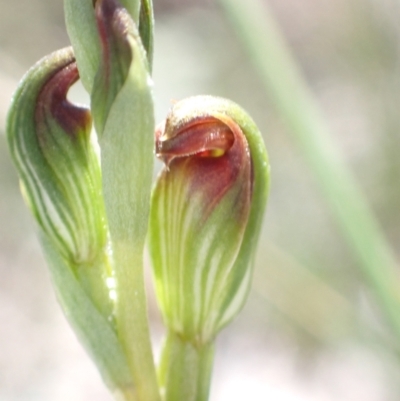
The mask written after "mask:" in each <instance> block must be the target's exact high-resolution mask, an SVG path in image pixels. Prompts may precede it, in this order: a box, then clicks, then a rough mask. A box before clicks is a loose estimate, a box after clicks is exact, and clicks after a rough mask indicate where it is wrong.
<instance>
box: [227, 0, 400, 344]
mask: <svg viewBox="0 0 400 401" xmlns="http://www.w3.org/2000/svg"><path fill="white" fill-rule="evenodd" d="M219 1H220V3H221V5H222V6H223V9H224V10H225V12H226V15H227V17H228V18H229V19H230V20H231V21H232V23H233V26H234V28H235V30H236V31H237V34H238V35H239V36H240V38H241V39H242V42H243V44H244V46H245V48H246V50H247V52H248V53H249V55H250V57H251V59H252V61H253V63H254V66H255V68H256V69H257V71H258V73H259V76H260V78H261V80H262V83H263V84H264V87H265V89H266V91H267V92H268V94H269V95H270V98H271V100H272V103H273V105H274V106H275V107H276V110H277V111H278V113H279V114H280V115H281V117H282V120H283V121H284V122H285V123H286V124H287V126H288V128H289V132H290V134H291V135H293V138H294V139H295V140H296V142H297V144H298V146H299V147H300V149H301V151H302V152H303V154H304V157H305V158H306V160H307V162H308V164H309V165H310V167H311V169H312V171H313V172H314V174H315V176H316V178H317V180H318V183H319V186H320V188H321V190H322V192H323V193H324V195H325V197H326V199H327V201H328V203H329V205H330V207H331V209H332V212H333V213H334V215H335V216H336V219H337V222H338V224H339V226H340V228H341V229H342V232H343V235H344V237H345V238H346V240H347V241H348V243H349V245H350V246H351V248H352V249H353V252H354V254H355V256H356V257H357V259H358V261H359V265H360V268H361V269H362V271H363V273H364V274H365V277H366V278H367V280H368V282H369V285H370V287H371V288H373V289H374V291H375V294H376V296H377V298H378V300H379V302H380V304H381V306H382V307H383V309H384V311H385V312H386V315H387V317H388V319H389V320H390V322H391V324H392V326H393V328H394V330H395V332H396V333H397V335H398V336H399V337H400V314H399V310H400V285H399V275H398V263H397V261H396V257H395V255H394V252H393V250H392V249H391V248H390V246H389V245H388V243H387V241H386V239H385V236H384V234H383V232H382V230H381V228H380V226H379V223H378V222H377V220H376V218H375V216H374V215H373V213H372V211H371V209H370V207H369V205H368V204H367V202H366V199H365V196H364V195H363V193H362V191H361V189H360V188H359V186H358V184H357V182H356V180H355V178H354V177H353V175H352V174H351V172H350V171H349V170H348V169H347V168H346V166H345V163H344V162H343V160H342V158H341V156H340V152H339V150H338V147H337V145H336V143H335V142H334V141H333V140H332V136H331V133H330V130H329V127H328V126H327V124H326V122H325V121H324V118H323V116H322V112H321V110H320V109H319V107H318V105H317V104H316V101H315V99H314V97H313V95H312V93H311V91H310V90H309V88H308V87H307V84H306V82H305V80H304V79H303V77H302V75H301V73H300V71H299V69H298V67H297V64H296V62H295V60H294V59H293V57H292V55H291V54H290V51H289V49H288V46H287V44H286V43H285V40H284V39H283V37H282V35H281V33H280V31H279V29H278V27H277V25H276V23H275V21H274V19H273V17H272V16H271V15H270V12H269V10H268V8H267V5H266V2H265V1H261V0H248V1H246V2H244V1H242V0H219Z"/></svg>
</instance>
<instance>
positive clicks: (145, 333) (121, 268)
mask: <svg viewBox="0 0 400 401" xmlns="http://www.w3.org/2000/svg"><path fill="white" fill-rule="evenodd" d="M113 252H114V260H115V277H116V281H117V285H118V291H117V292H118V298H117V302H116V309H115V319H116V322H117V332H118V336H119V338H120V340H121V343H122V347H123V349H124V350H125V354H126V357H127V359H128V364H129V367H130V369H131V372H132V377H133V380H134V383H135V386H136V388H135V392H136V394H137V400H138V401H152V400H158V399H159V393H158V386H157V383H156V376H155V369H154V362H153V353H152V348H151V342H150V330H149V325H148V318H147V303H146V294H145V288H144V277H143V257H142V253H143V248H139V249H135V247H132V244H129V243H128V244H124V243H115V244H114V248H113ZM129 399H130V398H127V400H129Z"/></svg>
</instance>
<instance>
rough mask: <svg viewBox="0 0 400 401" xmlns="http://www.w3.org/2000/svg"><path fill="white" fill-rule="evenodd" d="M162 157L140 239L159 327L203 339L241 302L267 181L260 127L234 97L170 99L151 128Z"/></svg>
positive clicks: (195, 340) (248, 278)
mask: <svg viewBox="0 0 400 401" xmlns="http://www.w3.org/2000/svg"><path fill="white" fill-rule="evenodd" d="M156 154H157V156H158V157H159V158H160V159H161V160H163V161H164V163H165V164H166V167H165V168H164V169H163V170H162V172H161V174H160V176H159V177H158V180H157V183H156V186H155V188H154V191H153V197H152V207H151V216H150V233H149V247H150V254H151V258H152V263H153V271H154V276H155V281H156V292H157V296H158V300H159V303H160V306H161V309H162V312H163V315H164V319H165V321H166V324H167V325H168V328H169V329H170V330H172V331H173V332H175V333H177V334H178V335H180V336H182V337H183V338H184V339H185V340H186V341H189V342H191V343H193V344H204V343H207V342H208V341H211V340H212V339H213V338H214V336H215V335H216V333H217V332H218V331H219V330H220V329H221V328H222V327H223V326H225V325H226V324H227V323H228V322H229V321H230V320H231V319H232V318H233V317H234V316H235V315H236V314H237V313H238V311H239V310H240V309H241V307H242V305H243V303H244V301H245V299H246V296H247V293H248V289H249V285H250V281H251V271H252V268H251V261H252V257H253V253H254V249H255V245H256V240H257V237H258V234H259V231H260V227H261V222H262V216H263V212H264V209H265V204H266V198H267V193H268V185H269V165H268V158H267V153H266V151H265V147H264V145H263V141H262V137H261V135H260V133H259V131H258V129H257V127H256V126H255V124H254V123H253V121H252V120H251V119H250V117H249V116H248V115H247V114H246V113H245V112H244V111H243V110H242V109H241V108H240V107H239V106H237V105H236V104H234V103H232V102H230V101H228V100H225V99H220V98H215V97H211V96H197V97H192V98H189V99H186V100H183V101H181V102H178V103H176V104H175V105H174V106H173V107H172V110H171V111H170V113H169V115H168V117H167V119H166V121H165V122H164V123H163V124H162V125H161V126H160V127H159V128H158V129H157V131H156Z"/></svg>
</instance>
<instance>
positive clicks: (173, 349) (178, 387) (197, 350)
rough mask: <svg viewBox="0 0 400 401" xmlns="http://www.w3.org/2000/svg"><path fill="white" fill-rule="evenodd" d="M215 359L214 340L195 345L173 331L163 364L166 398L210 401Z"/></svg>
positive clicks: (170, 400) (163, 385) (168, 338)
mask: <svg viewBox="0 0 400 401" xmlns="http://www.w3.org/2000/svg"><path fill="white" fill-rule="evenodd" d="M213 361H214V344H213V343H212V342H211V343H207V344H202V345H197V344H196V345H194V344H192V343H191V342H188V341H185V340H184V339H183V338H182V337H180V336H179V335H177V334H176V333H174V332H172V331H171V330H170V331H169V332H168V334H167V338H166V340H165V344H164V349H163V352H162V356H161V363H160V367H159V381H160V387H161V389H163V390H164V392H165V394H164V400H165V401H177V400H185V401H207V400H208V395H209V391H210V382H211V372H212V365H213Z"/></svg>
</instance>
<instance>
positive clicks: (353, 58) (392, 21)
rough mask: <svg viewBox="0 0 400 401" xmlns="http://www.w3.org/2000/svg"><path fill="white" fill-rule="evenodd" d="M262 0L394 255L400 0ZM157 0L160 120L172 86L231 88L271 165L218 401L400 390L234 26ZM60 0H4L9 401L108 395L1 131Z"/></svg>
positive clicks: (3, 365)
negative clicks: (65, 306)
mask: <svg viewBox="0 0 400 401" xmlns="http://www.w3.org/2000/svg"><path fill="white" fill-rule="evenodd" d="M265 2H266V3H267V4H268V5H269V6H270V7H271V9H272V11H273V12H274V15H275V16H276V19H277V20H278V22H279V24H280V26H281V28H282V30H283V33H284V35H285V36H286V39H287V41H288V43H289V45H290V48H291V50H292V52H293V54H294V55H295V57H296V59H297V60H298V63H299V65H300V68H301V70H302V72H303V73H304V75H305V77H306V79H307V82H308V83H309V85H310V87H311V89H312V91H313V93H314V94H315V96H316V98H317V100H318V102H319V104H320V106H321V107H322V109H323V112H324V114H325V117H326V118H327V120H328V123H329V124H330V127H331V129H332V132H333V133H334V134H335V138H334V139H335V141H336V143H337V144H338V145H339V147H340V149H341V151H342V152H343V154H344V156H345V159H346V162H347V163H348V165H349V167H350V168H351V169H352V171H353V172H354V173H355V175H356V177H357V179H358V180H359V182H360V184H361V186H362V188H363V190H364V192H365V194H366V196H367V199H368V201H369V202H370V204H371V206H372V208H373V210H374V212H375V213H376V215H377V217H378V219H379V221H380V223H381V225H382V227H383V229H384V231H385V233H386V235H387V237H388V240H389V241H390V243H391V244H392V245H393V247H394V249H395V251H396V252H397V255H398V256H399V257H400V255H399V248H400V247H399V244H400V208H399V205H400V185H399V184H400V180H399V178H400V157H399V151H400V134H399V132H400V116H399V110H398V107H399V104H400V102H399V100H400V95H399V94H400V64H399V60H400V30H399V29H400V28H399V26H398V21H399V18H400V3H399V2H398V1H397V0H380V1H374V0H336V1H334V2H333V1H328V0H302V1H301V2H300V1H296V0H265ZM154 4H155V14H156V43H155V65H154V82H155V85H154V97H155V104H156V115H157V120H161V119H162V118H163V117H164V116H165V114H166V112H167V110H168V108H169V106H170V103H171V101H172V100H175V99H181V98H183V97H186V96H190V95H194V94H214V95H219V96H224V97H229V98H231V99H232V100H234V101H236V102H237V103H239V104H241V105H242V106H243V107H244V108H246V109H247V111H248V112H249V113H250V114H251V115H252V116H253V118H254V119H255V121H256V122H257V124H258V125H259V127H260V129H261V131H262V132H263V135H264V138H265V142H266V144H267V148H268V151H269V154H270V158H271V164H272V172H273V175H272V180H273V184H272V188H271V195H270V201H269V205H268V210H267V216H266V219H265V224H264V229H263V233H262V237H261V241H260V246H259V251H258V254H257V258H256V269H255V279H254V283H253V290H252V292H251V295H250V297H249V301H248V303H247V305H246V307H245V309H244V311H243V312H242V314H241V315H240V317H239V318H238V319H237V320H236V321H235V322H234V323H233V324H232V325H231V326H229V327H228V328H227V329H225V330H224V331H223V333H222V334H221V335H220V337H219V340H218V350H217V355H216V364H215V369H214V380H213V385H212V395H211V401H228V400H229V401H239V400H240V401H241V400H243V399H247V400H251V401H266V400H273V401H292V400H293V401H294V400H296V401H302V400H304V401H306V400H307V401H359V400H362V401H397V400H399V399H400V358H399V357H400V353H399V352H398V350H399V347H398V346H397V345H396V344H395V341H394V338H393V336H392V334H391V332H390V328H389V327H388V326H387V324H386V322H385V319H384V318H383V317H382V313H381V311H380V310H379V308H378V306H377V305H376V303H375V301H374V298H373V297H372V296H371V291H370V290H369V289H368V287H366V285H365V284H364V281H363V277H362V275H361V273H360V270H359V269H358V266H357V263H356V261H355V259H354V258H353V255H352V253H351V252H350V250H349V249H348V247H347V245H346V243H345V242H344V240H343V238H342V236H341V233H340V232H339V230H338V229H337V226H336V224H335V221H334V219H333V217H332V215H331V213H330V211H329V209H328V207H327V206H326V202H325V200H324V199H323V197H322V195H321V194H320V192H319V190H318V187H317V185H316V182H315V181H314V178H313V175H312V174H311V172H310V171H309V169H308V168H307V166H306V164H305V163H304V161H303V158H302V155H301V153H300V151H299V150H298V149H297V148H296V147H295V145H294V144H292V142H291V140H290V139H289V136H288V135H287V132H286V131H285V128H284V124H283V123H282V121H280V120H279V118H278V117H277V115H276V114H275V113H274V111H273V102H272V101H271V99H270V98H269V96H268V94H267V93H265V91H264V90H263V89H262V87H261V84H260V80H259V78H258V76H257V73H256V72H255V70H254V69H253V66H252V63H251V60H248V57H247V54H246V52H245V51H244V50H243V49H242V47H241V44H240V42H239V41H238V39H237V38H236V36H235V33H234V30H233V29H232V26H231V25H230V24H229V23H228V22H227V20H226V18H225V16H224V14H223V13H222V11H221V9H220V8H218V6H217V4H216V3H215V1H212V0H208V1H201V0H197V1H195V0H190V1H189V0H186V1H184V0H154ZM62 7H63V5H62V0H14V1H7V0H0V10H1V11H0V401H36V400H38V401H39V400H40V401H50V400H51V401H71V400H73V401H87V400H96V401H111V399H112V398H111V396H110V395H109V393H108V392H107V389H105V388H104V386H103V384H102V382H101V379H100V377H99V375H98V373H97V371H96V369H95V367H94V365H93V364H92V363H91V361H90V360H89V359H88V357H87V356H86V354H85V352H84V351H83V349H82V348H81V346H80V344H79V343H78V342H77V340H76V338H75V336H74V334H73V332H72V330H71V329H70V328H69V326H68V324H67V323H66V321H65V319H64V316H63V315H62V312H61V310H60V308H59V307H58V304H57V301H56V299H55V296H54V294H53V291H52V288H51V285H50V282H49V275H48V272H47V269H46V266H45V263H44V261H43V257H42V254H41V251H40V249H39V246H38V242H37V240H36V237H35V227H34V224H33V221H32V219H31V218H30V216H29V215H28V211H27V209H26V208H25V206H24V205H23V202H22V200H21V196H20V194H19V189H18V181H17V176H16V173H15V171H14V168H13V166H12V164H11V160H10V157H9V155H8V150H7V144H6V139H5V135H4V124H5V116H6V112H7V108H8V105H9V102H10V98H11V95H12V92H13V91H14V89H15V87H16V85H17V82H18V80H19V79H20V78H21V76H22V74H23V73H24V72H25V71H26V70H27V69H28V68H29V67H30V66H31V65H32V64H33V63H34V62H36V61H37V60H38V59H39V58H41V57H43V56H44V55H46V54H47V53H50V52H51V51H53V50H56V49H58V48H60V47H64V46H67V45H68V37H67V35H66V31H65V26H64V21H63V9H62ZM75 92H76V93H77V94H76V95H75V96H80V95H79V93H80V92H79V90H76V91H75ZM399 293H400V288H399ZM149 309H150V316H151V320H152V326H153V332H154V342H155V348H156V350H157V349H158V347H159V342H160V339H161V336H162V326H161V323H160V319H159V315H158V313H157V308H156V305H155V302H154V299H153V298H152V297H150V305H149ZM399 313H400V311H399ZM177 401H178V400H177ZM182 401H184V400H182Z"/></svg>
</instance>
